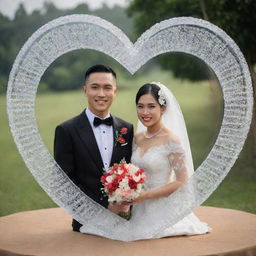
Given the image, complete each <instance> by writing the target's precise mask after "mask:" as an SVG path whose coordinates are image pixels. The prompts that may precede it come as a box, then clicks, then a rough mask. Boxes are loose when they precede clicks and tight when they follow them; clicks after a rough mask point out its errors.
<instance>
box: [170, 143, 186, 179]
mask: <svg viewBox="0 0 256 256" xmlns="http://www.w3.org/2000/svg"><path fill="white" fill-rule="evenodd" d="M170 150H171V152H170V155H169V160H170V165H171V167H172V170H173V171H174V172H175V176H176V180H178V181H182V182H184V181H185V180H186V179H187V178H188V170H187V165H186V155H185V151H184V150H183V148H182V147H181V145H180V144H177V143H171V144H170Z"/></svg>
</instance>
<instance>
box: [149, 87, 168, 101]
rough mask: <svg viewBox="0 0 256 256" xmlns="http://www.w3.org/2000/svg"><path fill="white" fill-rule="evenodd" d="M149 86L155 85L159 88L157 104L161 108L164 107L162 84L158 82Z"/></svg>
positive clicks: (164, 99)
mask: <svg viewBox="0 0 256 256" xmlns="http://www.w3.org/2000/svg"><path fill="white" fill-rule="evenodd" d="M151 84H155V85H157V86H159V87H160V90H159V91H158V96H159V98H158V102H159V104H160V105H161V106H164V105H165V104H166V98H165V94H164V91H163V89H162V88H163V87H162V84H161V83H160V82H152V83H151Z"/></svg>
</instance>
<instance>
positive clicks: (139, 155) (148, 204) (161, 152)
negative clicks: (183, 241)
mask: <svg viewBox="0 0 256 256" xmlns="http://www.w3.org/2000/svg"><path fill="white" fill-rule="evenodd" d="M131 161H132V163H133V164H135V165H137V166H139V167H140V168H143V169H144V170H145V172H146V175H147V179H146V181H145V190H152V189H157V188H159V187H161V186H164V185H166V184H168V183H169V182H170V181H171V180H174V179H175V176H177V177H178V176H179V175H180V173H179V172H181V171H184V170H186V168H184V165H185V153H184V150H183V149H182V147H181V146H180V145H179V144H177V143H174V142H171V141H169V142H166V143H165V144H161V145H159V146H154V147H151V148H149V149H148V150H147V151H146V152H142V149H141V148H140V147H138V146H137V145H136V144H134V145H133V154H132V160H131ZM157 200H161V198H159V199H153V200H146V201H143V202H142V203H139V204H136V205H134V207H133V209H132V217H135V218H143V216H145V215H147V214H148V213H149V212H151V213H152V211H155V205H156V201H157ZM183 203H184V204H186V202H183ZM170 211H172V209H170ZM156 221H157V219H156ZM210 231H211V228H210V227H209V226H208V225H207V224H206V223H204V222H201V221H200V220H199V219H198V218H197V217H196V216H195V214H194V213H190V214H189V215H187V216H186V217H185V218H183V219H182V220H180V221H179V222H177V223H176V224H174V225H173V226H170V227H167V228H164V229H163V230H161V231H160V232H159V233H158V234H156V235H155V236H154V237H152V238H160V237H167V236H179V235H196V234H205V233H208V232H210Z"/></svg>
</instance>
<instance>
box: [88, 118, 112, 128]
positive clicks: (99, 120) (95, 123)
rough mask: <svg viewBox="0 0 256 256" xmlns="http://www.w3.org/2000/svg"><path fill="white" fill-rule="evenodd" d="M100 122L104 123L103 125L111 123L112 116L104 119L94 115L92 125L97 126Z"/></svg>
mask: <svg viewBox="0 0 256 256" xmlns="http://www.w3.org/2000/svg"><path fill="white" fill-rule="evenodd" d="M101 124H105V125H109V126H110V125H113V118H112V116H110V117H108V118H106V119H100V118H98V117H94V120H93V125H94V126H96V127H97V126H99V125H101Z"/></svg>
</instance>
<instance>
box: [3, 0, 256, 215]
mask: <svg viewBox="0 0 256 256" xmlns="http://www.w3.org/2000/svg"><path fill="white" fill-rule="evenodd" d="M255 5H256V1H255V0H243V1H241V0H234V1H229V0H211V1H204V0H195V1H194V0H158V1H154V0H132V1H131V2H130V5H129V7H128V8H127V10H126V9H124V8H121V7H119V6H115V7H113V8H109V7H107V6H106V5H104V6H103V7H102V8H100V9H97V10H94V11H91V10H90V9H89V8H88V6H87V5H86V4H80V5H78V6H77V7H76V8H74V9H67V10H59V9H57V8H56V7H55V6H54V5H53V4H52V3H45V5H44V8H43V9H42V10H35V11H33V12H32V13H31V14H28V13H27V12H26V11H25V9H24V7H23V5H20V6H19V8H18V10H17V11H16V14H15V17H14V19H10V18H8V17H5V16H4V15H2V14H1V13H0V39H1V40H0V94H2V95H0V172H1V176H0V215H6V214H10V213H13V212H17V211H23V210H30V209H38V208H46V207H53V206H54V203H53V202H52V201H51V200H50V199H49V198H48V197H47V196H46V194H45V193H44V192H43V191H42V190H41V188H40V187H39V186H38V185H37V184H36V182H35V181H34V180H33V178H32V176H31V175H30V174H29V172H28V170H27V168H26V167H25V165H24V163H23V161H22V159H21V157H20V156H19V154H18V152H17V150H16V148H15V145H14V142H13V140H12V137H11V135H10V131H9V128H8V120H7V116H6V109H5V96H4V93H5V91H6V86H7V80H8V76H9V72H10V70H11V66H12V63H13V62H14V59H15V56H16V55H17V53H18V51H19V50H20V48H21V47H22V45H23V44H24V43H25V41H26V40H27V39H28V37H29V36H31V34H32V33H33V32H35V31H36V30H37V29H38V28H39V27H40V26H42V25H44V24H45V23H46V22H48V21H50V20H52V19H55V18H57V17H60V16H63V15H68V14H75V13H76V14H78V13H80V14H93V15H97V16H100V17H101V18H104V19H106V20H108V21H110V22H112V23H113V24H114V25H116V26H118V27H119V28H121V29H122V30H123V31H124V32H125V33H126V34H127V36H128V37H129V38H130V39H131V40H132V41H136V39H137V37H138V36H140V34H141V33H142V32H144V31H145V30H146V29H148V28H149V27H150V26H151V25H153V24H154V23H156V22H159V21H161V20H163V19H166V18H171V17H174V16H193V17H197V18H204V19H206V20H209V21H210V22H212V23H214V24H216V25H218V26H220V27H221V28H223V29H224V30H225V31H226V32H227V33H228V34H229V35H230V36H231V37H232V38H233V39H234V40H235V41H236V43H238V45H239V47H240V48H241V49H242V51H243V53H244V55H245V57H246V59H247V62H248V64H249V68H250V71H251V74H252V77H253V78H255V61H256V60H255V54H256V49H255V47H256V42H255V40H256V37H255V32H254V24H255V23H256V20H255V19H256V15H254V13H256V6H255ZM96 63H103V64H107V65H110V66H112V67H113V68H114V69H115V70H116V71H117V73H118V87H119V96H118V97H117V99H116V101H115V103H114V105H113V108H112V111H113V113H114V114H116V115H118V116H120V117H122V118H124V119H127V120H128V121H131V122H133V123H134V124H135V123H136V115H135V109H134V102H133V100H134V96H135V93H136V90H137V89H138V86H140V85H142V84H143V83H145V82H149V81H154V80H159V81H161V82H162V83H165V84H166V85H168V86H169V87H170V88H171V90H172V91H173V92H174V94H175V95H176V96H177V98H178V100H179V102H180V103H181V106H182V110H183V112H184V116H185V120H186V122H187V127H188V132H189V137H190V141H191V145H192V151H193V157H194V162H195V166H196V167H197V166H198V165H200V163H201V162H202V161H203V159H204V158H205V157H206V155H207V154H208V152H209V151H210V149H211V147H212V145H213V143H214V141H215V139H216V135H217V133H218V129H219V126H220V121H221V119H222V107H223V105H222V104H223V102H222V95H221V91H220V87H219V85H218V81H217V80H216V78H215V77H214V76H213V75H212V73H211V71H210V70H209V68H208V67H207V66H206V65H205V64H204V63H203V62H201V61H200V60H198V59H196V58H194V57H192V56H188V55H184V54H181V53H176V54H165V55H163V56H159V57H157V58H155V59H153V60H151V61H150V62H149V63H147V64H146V65H145V66H144V67H143V68H142V69H141V70H139V71H138V72H136V74H135V75H134V76H133V77H131V75H130V74H128V72H126V71H125V69H124V68H122V67H120V65H119V64H118V63H117V62H116V61H115V60H113V59H111V58H109V57H108V56H106V55H104V54H102V53H99V52H96V51H92V50H78V51H74V52H71V53H68V54H65V55H64V56H61V57H60V58H58V59H57V60H56V61H55V62H54V63H52V65H51V66H50V67H49V68H48V69H47V70H46V72H45V74H44V75H43V77H42V80H41V83H40V86H39V96H38V97H37V102H36V107H37V119H38V120H37V121H38V124H39V129H40V132H41V135H42V137H43V140H44V141H45V144H46V145H47V147H48V148H49V150H50V152H52V142H53V134H54V128H55V126H56V125H57V124H58V123H60V122H62V121H63V120H65V119H68V118H70V117H72V116H74V115H76V114H78V113H79V112H81V111H82V109H83V108H84V107H85V99H84V97H83V95H82V93H81V91H79V88H81V85H82V84H83V74H84V71H85V70H86V69H87V68H88V67H89V66H91V65H93V64H96ZM70 90H73V91H72V92H71V91H70ZM254 93H255V80H254ZM53 110H54V111H53ZM255 159H256V122H255V118H254V119H253V123H252V129H251V133H250V135H249V137H248V140H247V143H246V146H245V148H244V149H243V151H242V153H241V154H240V156H239V159H238V161H237V162H236V164H235V166H234V167H233V168H232V170H231V172H230V173H229V174H228V176H227V177H226V178H225V180H224V181H223V183H222V184H221V185H220V186H219V187H218V189H217V190H216V191H215V192H214V194H213V195H212V196H211V197H210V198H209V199H208V200H207V201H206V202H205V204H206V205H212V206H217V207H227V208H233V209H240V210H245V211H249V212H253V213H256V200H255V196H256V186H255V182H256V172H255V169H256V163H255Z"/></svg>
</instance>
